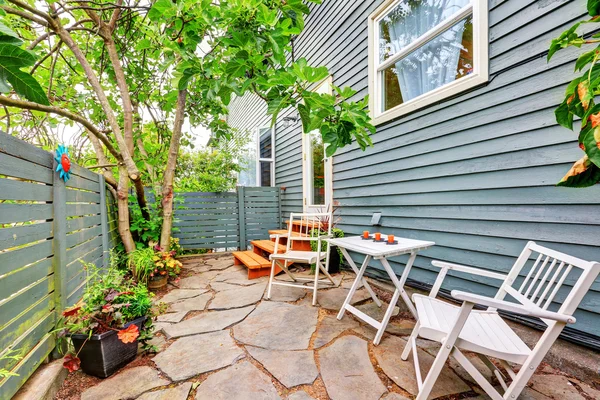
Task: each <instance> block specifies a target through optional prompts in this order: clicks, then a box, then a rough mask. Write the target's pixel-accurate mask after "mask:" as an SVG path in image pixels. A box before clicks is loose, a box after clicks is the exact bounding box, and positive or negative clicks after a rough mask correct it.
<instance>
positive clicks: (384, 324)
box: [373, 289, 400, 345]
mask: <svg viewBox="0 0 600 400" xmlns="http://www.w3.org/2000/svg"><path fill="white" fill-rule="evenodd" d="M399 296H400V290H398V289H396V290H395V291H394V295H393V296H392V301H390V304H389V305H388V308H387V310H385V314H384V315H383V320H381V327H380V328H379V329H378V330H377V334H376V335H375V339H374V340H373V344H375V345H378V344H379V342H380V341H381V337H382V336H383V333H384V332H385V328H387V325H388V323H389V322H390V318H391V317H392V313H393V312H394V307H396V302H398V297H399Z"/></svg>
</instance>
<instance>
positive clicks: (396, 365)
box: [373, 336, 471, 398]
mask: <svg viewBox="0 0 600 400" xmlns="http://www.w3.org/2000/svg"><path fill="white" fill-rule="evenodd" d="M405 345H406V341H405V340H404V339H400V338H399V337H397V336H387V337H385V338H383V340H382V341H381V343H380V344H379V346H375V348H374V349H373V353H374V355H375V358H376V359H377V363H378V364H379V366H380V367H381V369H382V370H383V372H384V373H385V374H386V375H387V376H388V377H389V378H390V379H391V380H393V381H394V382H395V383H396V385H398V386H400V387H401V388H402V389H404V390H406V391H407V392H408V393H410V394H412V395H417V393H418V392H419V388H418V386H417V379H416V376H415V367H414V363H413V356H414V354H411V355H410V357H409V358H408V360H406V361H402V359H401V358H400V355H401V354H402V350H404V346H405ZM418 352H419V364H420V367H421V374H422V375H421V376H423V379H425V376H427V371H429V369H430V368H431V364H432V363H433V360H434V357H433V356H431V355H430V354H428V353H426V352H425V351H423V350H421V349H418ZM470 390H471V388H470V387H469V386H468V385H467V384H466V383H464V382H463V381H462V379H460V378H459V377H458V376H457V375H456V374H455V373H454V372H452V370H450V368H449V367H448V366H447V365H446V366H444V368H443V369H442V373H441V374H440V376H439V378H438V380H437V382H436V384H435V385H434V387H433V391H432V392H431V398H437V397H441V396H448V395H451V394H456V393H462V392H467V391H470Z"/></svg>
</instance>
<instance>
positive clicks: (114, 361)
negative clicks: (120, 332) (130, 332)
mask: <svg viewBox="0 0 600 400" xmlns="http://www.w3.org/2000/svg"><path fill="white" fill-rule="evenodd" d="M145 320H146V317H140V318H137V319H134V320H133V321H131V322H129V323H127V324H125V328H126V327H128V326H129V325H131V324H135V325H137V327H138V329H140V330H141V329H142V324H143V323H144V321H145ZM86 339H87V340H86ZM71 340H72V341H73V346H74V347H75V353H79V356H78V357H79V359H80V360H81V369H82V370H83V372H85V373H86V374H89V375H93V376H97V377H99V378H107V377H109V376H111V375H112V374H113V373H115V371H117V370H118V369H119V368H121V367H122V366H124V365H126V364H127V363H129V362H131V361H132V360H133V359H134V358H135V356H136V354H137V349H138V342H137V340H136V341H135V342H133V343H123V342H121V340H119V338H118V337H117V332H116V331H108V332H104V333H102V334H99V335H92V337H91V338H89V339H88V336H87V335H82V334H74V335H71ZM81 346H83V348H82V349H81V351H79V349H80V348H81Z"/></svg>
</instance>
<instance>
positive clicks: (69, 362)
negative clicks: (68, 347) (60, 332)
mask: <svg viewBox="0 0 600 400" xmlns="http://www.w3.org/2000/svg"><path fill="white" fill-rule="evenodd" d="M80 364H81V360H80V359H79V357H77V356H74V355H71V354H67V355H66V356H65V358H64V361H63V367H65V368H66V369H68V370H69V372H73V371H77V370H78V369H79V366H80Z"/></svg>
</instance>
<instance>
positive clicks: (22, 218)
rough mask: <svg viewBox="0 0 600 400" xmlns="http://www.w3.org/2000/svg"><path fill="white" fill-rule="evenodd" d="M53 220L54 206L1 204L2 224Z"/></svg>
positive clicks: (0, 218) (0, 222)
mask: <svg viewBox="0 0 600 400" xmlns="http://www.w3.org/2000/svg"><path fill="white" fill-rule="evenodd" d="M51 218H52V204H4V203H1V204H0V224H12V223H14V222H29V221H39V220H46V219H51Z"/></svg>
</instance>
